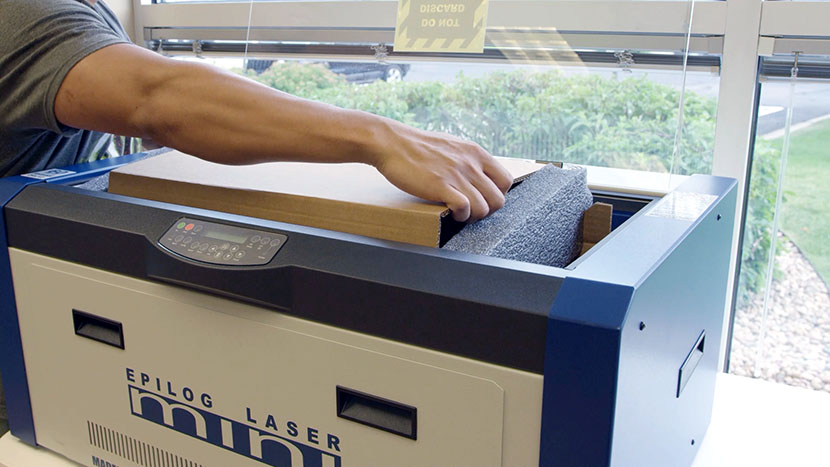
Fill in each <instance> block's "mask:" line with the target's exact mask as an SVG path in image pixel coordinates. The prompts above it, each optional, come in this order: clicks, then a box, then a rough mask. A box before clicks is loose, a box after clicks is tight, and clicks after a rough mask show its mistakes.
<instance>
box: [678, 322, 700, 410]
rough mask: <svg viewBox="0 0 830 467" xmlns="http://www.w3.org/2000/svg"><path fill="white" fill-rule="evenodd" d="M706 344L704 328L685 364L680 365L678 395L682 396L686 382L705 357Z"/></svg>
mask: <svg viewBox="0 0 830 467" xmlns="http://www.w3.org/2000/svg"><path fill="white" fill-rule="evenodd" d="M705 344H706V330H705V329H704V330H703V331H701V332H700V335H699V336H698V337H697V341H695V345H694V347H692V350H691V351H689V354H688V355H686V360H684V361H683V364H682V365H680V371H679V372H678V374H677V397H680V394H681V393H682V392H683V389H684V388H685V387H686V383H688V382H689V378H691V377H692V374H693V373H694V372H695V369H696V368H697V365H698V364H699V363H700V360H701V359H702V358H703V348H704V346H705Z"/></svg>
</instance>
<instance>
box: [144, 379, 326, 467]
mask: <svg viewBox="0 0 830 467" xmlns="http://www.w3.org/2000/svg"><path fill="white" fill-rule="evenodd" d="M127 390H128V391H129V399H130V412H131V413H132V415H134V416H136V417H139V418H142V419H144V420H147V421H150V422H153V423H156V424H158V425H161V426H164V427H166V428H169V429H171V430H174V431H177V432H179V433H181V434H184V435H187V436H191V437H193V438H196V439H199V440H202V441H204V442H206V443H209V444H212V445H214V446H217V447H220V448H224V449H227V450H230V451H233V452H234V453H236V454H238V455H241V456H245V457H247V458H249V459H253V460H255V461H258V462H261V463H262V464H265V465H270V466H274V467H341V456H340V448H341V446H340V444H341V443H340V438H339V437H337V436H335V435H332V434H326V433H323V432H321V431H319V430H317V429H316V428H311V427H302V426H301V425H300V424H299V423H297V422H294V421H287V422H285V424H284V425H281V426H280V427H278V426H277V422H276V419H275V417H274V416H273V415H270V414H268V415H267V418H265V419H264V423H263V424H262V426H259V424H258V422H257V420H256V419H255V418H254V414H253V413H252V412H253V411H252V410H251V408H250V407H246V408H245V409H244V411H245V418H246V421H247V422H246V423H243V422H240V421H238V420H234V419H231V418H228V417H224V416H222V415H219V414H216V413H213V412H212V411H209V410H207V409H212V408H213V399H212V398H211V396H210V395H209V394H207V393H202V394H201V395H199V394H197V393H194V392H193V390H191V389H190V388H189V387H182V388H178V387H176V386H174V385H173V383H172V382H170V381H164V382H162V381H161V380H160V379H159V378H151V377H150V376H149V375H147V374H146V373H140V372H137V371H135V370H133V369H131V368H127ZM240 413H241V411H240ZM259 418H262V417H259Z"/></svg>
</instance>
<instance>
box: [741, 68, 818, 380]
mask: <svg viewBox="0 0 830 467" xmlns="http://www.w3.org/2000/svg"><path fill="white" fill-rule="evenodd" d="M794 65H795V60H794V56H791V55H788V56H773V57H769V58H765V59H764V60H763V61H762V65H761V83H760V87H761V93H760V106H759V112H758V121H757V126H756V139H755V147H754V157H753V166H752V177H751V179H750V184H749V190H750V191H749V193H750V196H749V204H748V206H747V210H748V215H747V224H746V227H745V233H744V239H743V262H742V265H741V279H740V286H739V294H738V306H737V309H736V314H735V321H734V327H733V336H734V337H733V341H732V354H731V361H730V371H731V372H733V373H737V374H743V375H748V376H755V377H760V378H764V379H768V380H772V381H777V382H783V383H786V384H790V385H795V386H801V387H807V388H812V389H820V390H824V391H830V294H828V286H827V284H828V281H830V246H828V244H827V239H828V238H830V207H828V205H827V203H826V199H827V196H830V190H828V185H827V180H828V179H830V153H828V151H827V147H828V145H830V119H828V115H830V80H829V79H830V57H826V56H825V57H822V56H801V57H799V62H798V69H797V77H796V78H793V77H791V73H792V72H793V67H794ZM779 184H780V185H779ZM779 190H780V198H779ZM776 213H777V215H776ZM772 239H775V243H772ZM771 258H772V259H771Z"/></svg>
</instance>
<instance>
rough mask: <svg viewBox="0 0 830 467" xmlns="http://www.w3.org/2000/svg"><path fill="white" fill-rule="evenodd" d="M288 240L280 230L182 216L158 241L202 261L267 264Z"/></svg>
mask: <svg viewBox="0 0 830 467" xmlns="http://www.w3.org/2000/svg"><path fill="white" fill-rule="evenodd" d="M286 240H288V237H287V236H286V235H284V234H281V233H277V232H272V231H265V230H257V229H250V228H246V227H239V226H233V225H226V224H222V223H219V222H210V221H206V220H201V219H190V218H186V217H183V218H181V219H179V220H177V221H176V223H175V224H173V225H172V226H171V227H170V228H169V229H167V232H165V233H164V235H163V236H162V237H161V238H160V239H159V244H160V245H161V246H162V247H164V248H166V249H167V250H169V251H171V252H173V253H176V254H178V255H181V256H184V257H185V258H189V259H192V260H195V261H201V262H203V263H210V264H219V265H222V266H257V265H262V264H268V262H270V261H271V259H273V258H274V255H276V254H277V252H278V251H279V250H280V248H282V246H283V245H284V244H285V242H286Z"/></svg>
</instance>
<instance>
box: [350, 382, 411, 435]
mask: <svg viewBox="0 0 830 467" xmlns="http://www.w3.org/2000/svg"><path fill="white" fill-rule="evenodd" d="M337 416H338V417H340V418H345V419H346V420H351V421H353V422H357V423H362V424H364V425H367V426H370V427H373V428H377V429H379V430H383V431H388V432H389V433H394V434H396V435H399V436H403V437H404V438H409V439H418V409H417V408H415V407H412V406H410V405H406V404H401V403H400V402H394V401H390V400H388V399H384V398H382V397H377V396H373V395H371V394H366V393H363V392H359V391H355V390H353V389H347V388H344V387H341V386H337Z"/></svg>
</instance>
